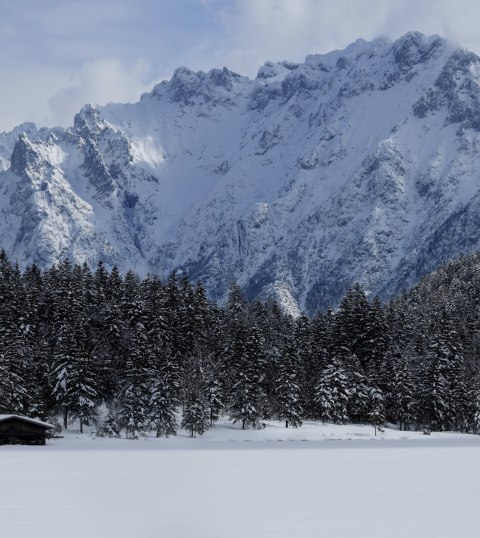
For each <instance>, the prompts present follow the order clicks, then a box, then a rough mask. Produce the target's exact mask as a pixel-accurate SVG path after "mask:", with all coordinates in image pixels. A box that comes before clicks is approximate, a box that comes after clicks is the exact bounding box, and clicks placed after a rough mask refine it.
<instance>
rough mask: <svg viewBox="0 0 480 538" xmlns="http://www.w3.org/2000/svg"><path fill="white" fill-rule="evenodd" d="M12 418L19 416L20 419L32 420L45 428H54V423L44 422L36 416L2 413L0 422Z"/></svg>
mask: <svg viewBox="0 0 480 538" xmlns="http://www.w3.org/2000/svg"><path fill="white" fill-rule="evenodd" d="M11 418H17V419H19V420H24V421H25V422H31V423H32V424H37V425H38V426H43V427H44V428H53V426H52V424H49V423H48V422H42V421H41V420H38V419H36V418H30V417H22V416H21V415H0V422H3V421H5V420H9V419H11Z"/></svg>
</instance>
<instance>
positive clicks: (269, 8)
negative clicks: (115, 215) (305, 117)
mask: <svg viewBox="0 0 480 538" xmlns="http://www.w3.org/2000/svg"><path fill="white" fill-rule="evenodd" d="M479 20H480V2H478V1H476V0H454V1H452V0H394V1H391V0H0V70H1V71H0V72H1V73H2V84H1V85H0V131H4V130H9V129H11V128H13V127H14V126H15V125H18V124H20V123H22V122H24V121H33V122H35V123H36V124H37V125H38V126H49V127H52V126H56V125H61V126H68V125H72V123H73V116H74V114H75V113H76V112H77V111H78V110H79V109H80V108H81V107H82V106H83V105H84V104H85V103H97V104H106V103H107V102H134V101H137V100H138V99H139V97H140V95H141V94H142V93H143V92H145V91H149V90H150V89H151V88H152V87H153V85H154V84H156V83H157V82H159V81H161V80H164V79H169V78H170V77H171V75H172V73H173V71H174V70H175V68H176V67H178V66H181V65H183V66H187V67H190V68H191V69H194V70H199V69H202V70H208V69H210V68H212V67H223V66H227V67H228V68H230V69H232V70H233V71H237V72H239V73H241V74H245V75H249V76H251V77H255V75H256V72H257V71H258V68H259V67H260V66H261V65H262V64H263V63H264V62H265V61H267V60H272V61H279V60H290V61H303V60H304V58H305V56H306V55H307V54H310V53H325V52H329V51H330V50H333V49H341V48H344V47H345V46H347V45H348V44H349V43H351V42H352V41H355V39H357V38H364V39H367V40H370V39H374V38H375V37H378V36H379V35H386V36H388V37H390V38H392V39H396V38H398V37H400V36H401V35H403V34H405V33H406V32H408V31H410V30H418V31H421V32H423V33H425V34H428V35H430V34H434V33H436V34H440V35H442V36H444V37H446V38H448V39H450V40H452V41H454V42H456V43H458V44H461V45H463V46H465V47H467V48H469V49H471V50H473V51H474V52H477V53H480V32H478V21H479Z"/></svg>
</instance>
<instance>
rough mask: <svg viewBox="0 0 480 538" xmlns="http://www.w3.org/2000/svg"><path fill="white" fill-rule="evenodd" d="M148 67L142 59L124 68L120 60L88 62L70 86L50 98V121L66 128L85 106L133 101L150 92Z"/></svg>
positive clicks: (149, 71)
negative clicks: (86, 104)
mask: <svg viewBox="0 0 480 538" xmlns="http://www.w3.org/2000/svg"><path fill="white" fill-rule="evenodd" d="M152 84H153V82H152V80H151V66H150V64H149V63H148V62H146V61H145V60H138V61H137V62H135V63H134V64H133V65H131V66H130V65H126V64H124V63H122V62H121V61H120V60H119V59H115V58H113V59H102V60H96V61H94V62H88V63H87V64H85V65H84V67H83V68H82V70H81V71H80V72H79V73H75V74H73V75H72V76H71V83H70V84H69V85H68V86H67V87H64V88H62V89H61V90H59V91H58V92H57V93H55V95H53V96H52V97H51V98H50V99H49V106H50V112H51V121H52V122H53V123H54V124H56V125H68V124H69V123H71V122H72V120H73V116H74V114H75V113H76V112H78V110H79V109H80V108H81V107H82V106H83V105H84V104H85V103H95V104H100V105H103V104H106V103H109V102H133V101H136V100H138V98H139V97H140V94H141V93H142V92H144V91H148V90H150V89H151V86H152Z"/></svg>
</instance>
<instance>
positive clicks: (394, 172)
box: [0, 33, 480, 312]
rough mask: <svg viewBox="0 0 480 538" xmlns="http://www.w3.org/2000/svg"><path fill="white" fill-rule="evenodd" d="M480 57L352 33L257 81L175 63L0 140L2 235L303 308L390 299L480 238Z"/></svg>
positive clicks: (267, 70)
mask: <svg viewBox="0 0 480 538" xmlns="http://www.w3.org/2000/svg"><path fill="white" fill-rule="evenodd" d="M479 76H480V59H479V57H477V56H476V55H474V54H472V53H470V52H468V51H465V50H463V49H456V48H455V47H453V46H452V45H450V44H449V43H448V42H447V41H445V40H443V39H441V38H439V37H438V36H433V37H426V36H423V35H422V34H418V33H410V34H407V35H405V36H404V37H403V38H401V39H399V40H398V41H395V42H393V43H392V42H391V41H389V40H388V39H386V38H379V39H377V40H374V41H372V42H369V43H367V42H365V41H362V40H359V41H357V42H355V43H353V44H352V45H350V46H349V47H347V49H345V50H343V51H335V52H332V53H329V54H326V55H310V56H308V57H307V58H306V60H305V63H303V64H292V63H288V62H281V63H279V64H273V63H270V62H267V63H266V64H265V65H264V66H263V67H262V68H260V70H259V73H258V76H257V78H256V79H255V80H250V79H248V78H246V77H242V76H240V75H238V74H236V73H233V72H231V71H229V70H227V69H225V68H224V69H223V70H220V69H213V70H211V71H209V72H208V73H202V72H198V73H194V72H192V71H190V70H188V69H186V68H180V69H178V70H177V71H176V72H175V74H174V76H173V78H172V79H171V80H170V81H169V82H162V83H161V84H159V85H157V86H156V87H155V88H154V89H153V90H152V92H150V93H148V94H145V95H143V96H142V98H141V100H140V101H139V102H138V103H135V104H128V105H121V104H111V105H107V106H104V107H96V106H92V105H87V106H85V107H84V108H83V109H82V110H81V111H80V113H79V114H77V116H76V117H75V121H74V125H73V127H72V128H69V129H40V130H37V129H36V128H35V127H34V126H33V125H31V124H26V125H24V126H20V127H19V128H17V129H16V130H15V131H13V132H12V133H6V134H5V133H4V134H1V135H0V166H2V167H3V172H1V175H0V192H1V193H2V196H1V197H0V211H1V215H0V219H1V222H2V226H1V228H0V243H1V244H2V245H3V246H4V247H5V248H6V250H7V251H8V252H9V253H10V254H11V255H12V256H13V257H14V258H16V259H19V260H20V261H21V262H36V263H39V264H40V265H45V264H47V263H50V262H52V261H55V260H58V259H59V258H62V257H65V256H69V257H71V258H72V259H74V260H75V261H88V262H91V263H95V262H96V261H97V260H99V259H101V260H103V261H105V262H106V263H107V264H110V265H111V264H117V265H119V266H120V268H122V269H126V268H129V267H133V268H135V269H137V270H138V271H139V272H141V273H145V272H147V271H157V272H159V273H161V274H166V273H168V272H169V271H171V270H172V269H179V268H180V269H183V270H186V271H187V272H188V274H189V276H190V277H191V278H201V279H202V280H203V281H204V282H205V284H206V287H207V290H208V292H209V294H210V296H212V297H214V298H217V299H218V298H222V297H223V296H224V294H225V292H226V290H227V289H228V287H229V285H230V283H231V281H232V280H233V279H234V278H236V279H237V280H238V281H239V282H240V283H241V284H242V285H243V286H244V288H245V289H246V291H247V294H248V295H249V297H252V298H253V297H258V296H266V295H274V296H276V297H277V298H279V299H280V300H281V302H282V303H283V304H284V305H285V306H286V307H287V308H290V309H291V310H292V312H294V311H295V309H296V308H297V305H299V306H300V307H302V308H304V309H306V310H307V311H309V312H312V311H314V310H315V309H316V308H319V307H325V306H327V305H329V304H332V303H335V302H336V301H337V299H338V298H339V297H340V296H341V295H342V294H343V292H344V290H345V289H346V288H347V287H348V286H349V285H350V284H351V283H352V282H353V281H354V280H358V281H360V282H362V283H363V284H364V285H365V286H366V287H367V288H368V289H369V290H370V291H371V292H372V293H379V294H380V295H382V296H385V297H387V296H389V295H391V294H392V293H394V292H396V291H398V290H400V289H402V288H403V287H405V286H406V285H410V284H412V283H414V282H415V281H416V280H417V279H418V278H419V277H420V276H421V275H422V274H424V273H425V272H427V271H429V270H431V269H433V268H435V267H436V266H437V265H439V264H440V263H442V262H444V261H445V260H447V259H449V258H451V257H452V256H455V255H457V254H459V253H461V252H466V251H470V250H474V249H477V248H478V247H479V243H480V233H479V231H478V230H479V228H478V226H477V223H478V222H479V221H480V203H479V200H480V198H479V190H480V172H478V171H479V170H480V153H479V151H480V139H479V131H480V91H479Z"/></svg>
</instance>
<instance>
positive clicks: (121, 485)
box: [0, 423, 480, 538]
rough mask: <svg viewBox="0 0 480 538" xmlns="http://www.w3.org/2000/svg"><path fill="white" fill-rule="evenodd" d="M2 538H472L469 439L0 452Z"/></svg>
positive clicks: (336, 438) (82, 445) (309, 437)
mask: <svg viewBox="0 0 480 538" xmlns="http://www.w3.org/2000/svg"><path fill="white" fill-rule="evenodd" d="M0 476H1V488H0V515H1V521H2V524H1V526H2V531H1V536H2V537H5V538H10V537H13V536H15V537H20V538H27V537H29V538H30V537H32V536H35V537H48V538H56V537H62V538H66V537H82V538H84V537H85V538H86V537H89V538H97V537H98V538H109V537H112V538H121V537H139V538H140V537H141V538H150V537H152V538H153V537H165V538H177V537H182V538H184V537H185V538H187V537H195V538H202V537H205V538H206V537H209V538H217V537H218V538H228V537H239V538H240V537H242V538H252V537H269V536H271V537H276V538H283V537H285V538H286V537H288V538H294V537H302V538H303V537H316V538H317V537H323V536H325V537H329V538H335V537H347V536H348V537H350V536H352V537H364V536H365V537H377V536H378V537H387V538H395V537H417V536H418V537H422V538H429V537H432V538H439V537H445V538H447V537H448V538H452V537H455V538H459V537H470V536H478V532H479V529H480V511H479V510H478V507H479V506H480V487H479V486H478V484H479V480H480V436H473V435H462V434H449V433H444V434H438V433H437V434H432V435H430V436H425V435H422V434H421V433H419V432H399V431H395V430H386V431H385V432H384V433H383V434H380V435H378V436H377V437H376V438H375V437H374V436H373V428H371V427H368V426H352V425H349V426H332V425H325V426H323V425H321V424H313V423H310V424H308V423H307V424H305V425H304V427H302V428H301V429H298V430H290V429H289V430H285V429H284V428H282V427H281V426H280V425H279V424H276V423H271V424H269V425H268V426H267V428H265V429H263V430H261V431H245V432H243V431H241V430H239V429H237V428H236V427H235V426H232V425H229V424H220V425H218V426H216V427H215V428H214V429H213V430H210V431H209V432H207V433H206V434H205V435H204V436H203V437H201V438H197V439H190V438H188V437H187V436H186V434H184V435H179V436H177V437H176V438H170V439H154V438H144V439H140V440H138V441H128V440H125V439H95V438H92V437H89V436H88V435H84V436H80V435H79V434H78V433H75V432H69V433H68V434H66V436H65V438H64V439H59V440H56V441H51V442H49V444H47V446H46V447H23V446H10V447H9V446H5V447H0Z"/></svg>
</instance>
